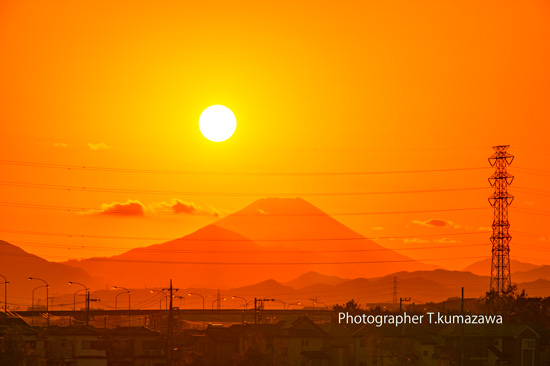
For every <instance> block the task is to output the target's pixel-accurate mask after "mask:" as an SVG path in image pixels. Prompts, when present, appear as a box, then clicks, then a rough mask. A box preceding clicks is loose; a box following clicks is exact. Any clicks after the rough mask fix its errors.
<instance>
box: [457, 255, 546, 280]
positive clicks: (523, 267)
mask: <svg viewBox="0 0 550 366" xmlns="http://www.w3.org/2000/svg"><path fill="white" fill-rule="evenodd" d="M538 267H540V266H538V265H536V264H532V263H526V262H520V261H517V260H514V259H511V260H510V269H511V270H512V275H513V274H514V273H515V272H526V271H530V270H532V269H535V268H538ZM463 271H467V272H472V273H475V274H477V275H480V276H489V275H490V274H491V258H487V259H483V260H480V261H477V262H475V263H473V264H470V265H469V266H468V267H466V268H464V269H463Z"/></svg>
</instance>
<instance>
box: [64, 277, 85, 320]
mask: <svg viewBox="0 0 550 366" xmlns="http://www.w3.org/2000/svg"><path fill="white" fill-rule="evenodd" d="M69 285H80V286H82V287H83V288H81V289H80V290H77V291H76V292H75V293H74V295H73V311H76V294H77V293H79V292H80V291H86V307H85V308H86V325H88V324H89V323H90V318H89V314H90V289H89V288H88V287H86V285H84V284H82V283H80V282H74V281H69ZM69 321H70V319H69Z"/></svg>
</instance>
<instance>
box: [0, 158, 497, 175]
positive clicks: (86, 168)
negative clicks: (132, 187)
mask: <svg viewBox="0 0 550 366" xmlns="http://www.w3.org/2000/svg"><path fill="white" fill-rule="evenodd" d="M0 164H4V165H15V166H25V167H35V168H51V169H63V170H84V171H98V172H118V173H141V174H181V175H240V176H320V175H333V176H341V175H380V174H413V173H438V172H456V171H469V170H486V169H488V168H487V167H469V168H443V169H420V170H394V171H370V172H367V171H363V172H361V171H359V172H275V173H268V172H200V171H183V170H157V169H130V168H109V167H98V166H83V165H67V164H51V163H37V162H27V161H16V160H0Z"/></svg>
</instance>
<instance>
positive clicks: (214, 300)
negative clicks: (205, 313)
mask: <svg viewBox="0 0 550 366" xmlns="http://www.w3.org/2000/svg"><path fill="white" fill-rule="evenodd" d="M220 300H223V301H225V297H224V298H221V299H220ZM216 301H218V299H214V301H212V310H214V303H215V302H216Z"/></svg>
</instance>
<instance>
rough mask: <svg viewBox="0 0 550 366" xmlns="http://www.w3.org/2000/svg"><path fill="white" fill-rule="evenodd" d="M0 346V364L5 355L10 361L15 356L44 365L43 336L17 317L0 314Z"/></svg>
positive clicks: (44, 347)
mask: <svg viewBox="0 0 550 366" xmlns="http://www.w3.org/2000/svg"><path fill="white" fill-rule="evenodd" d="M0 346H1V349H0V364H2V363H3V362H4V361H3V359H4V357H5V356H6V357H8V358H10V361H11V362H13V361H14V357H16V359H17V361H23V362H25V363H27V362H29V363H33V364H34V365H40V366H45V365H46V341H45V338H44V336H43V335H42V333H41V332H40V331H38V330H37V329H34V328H31V327H30V326H29V325H28V324H27V323H26V322H25V321H24V320H23V319H21V318H19V317H13V316H10V315H5V314H0ZM15 353H18V355H16V354H15Z"/></svg>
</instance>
